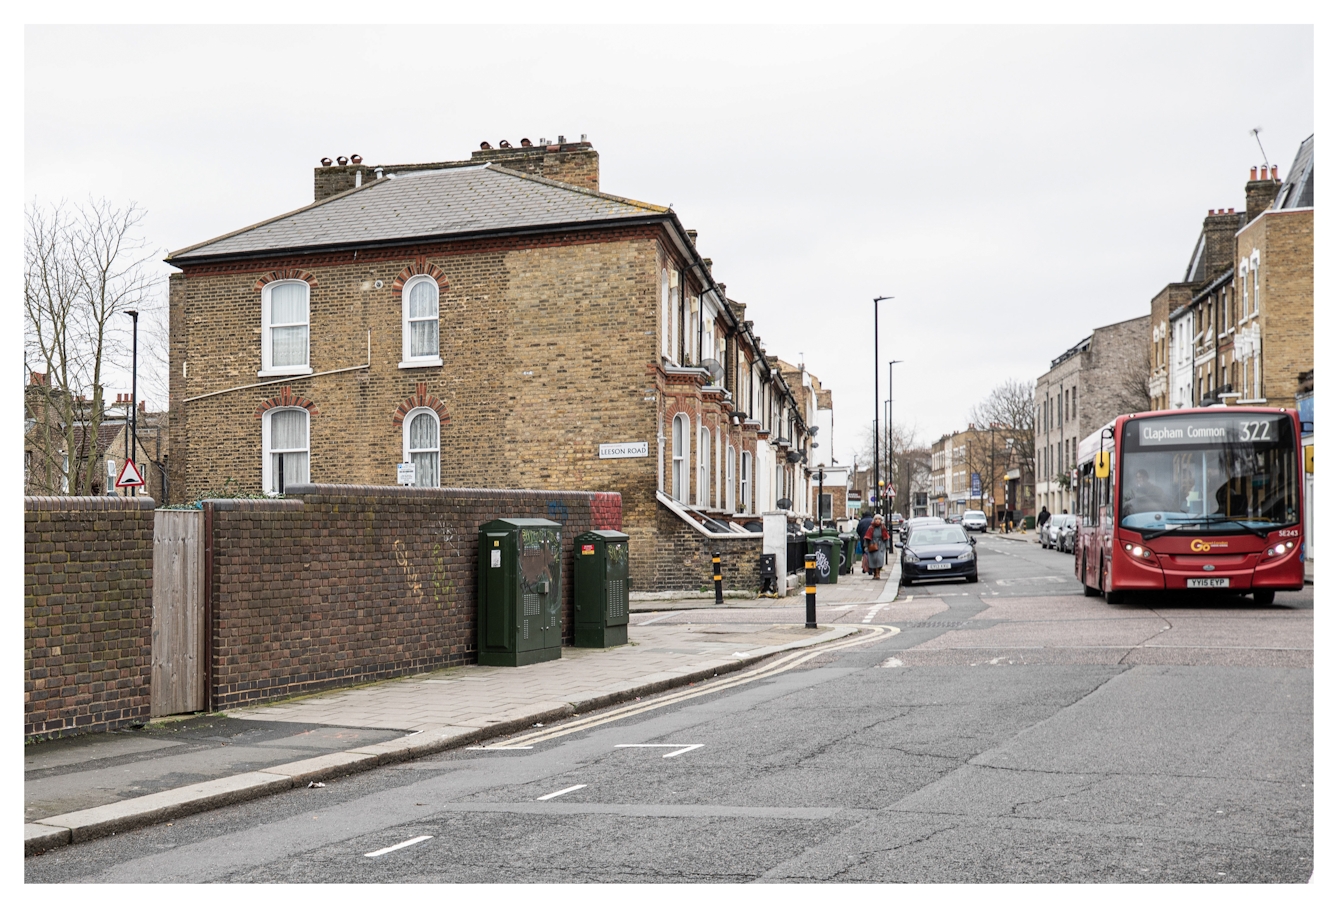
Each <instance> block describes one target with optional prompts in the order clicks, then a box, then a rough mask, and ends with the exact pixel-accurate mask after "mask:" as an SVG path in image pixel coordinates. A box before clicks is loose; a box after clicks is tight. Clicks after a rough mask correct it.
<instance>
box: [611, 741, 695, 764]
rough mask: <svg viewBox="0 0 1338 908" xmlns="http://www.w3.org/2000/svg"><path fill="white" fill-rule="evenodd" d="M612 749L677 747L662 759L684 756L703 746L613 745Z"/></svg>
mask: <svg viewBox="0 0 1338 908" xmlns="http://www.w3.org/2000/svg"><path fill="white" fill-rule="evenodd" d="M613 746H614V747H677V748H678V750H675V751H674V752H672V753H667V754H665V755H664V758H665V759H666V760H667V759H669V758H670V757H676V756H678V755H679V754H685V753H687V752H688V751H690V750H696V749H697V748H698V747H705V746H706V745H705V744H615V745H613Z"/></svg>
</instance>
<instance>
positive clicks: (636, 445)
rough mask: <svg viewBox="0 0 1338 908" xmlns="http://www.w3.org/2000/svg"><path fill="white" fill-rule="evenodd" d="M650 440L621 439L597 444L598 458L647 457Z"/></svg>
mask: <svg viewBox="0 0 1338 908" xmlns="http://www.w3.org/2000/svg"><path fill="white" fill-rule="evenodd" d="M649 456H650V442H648V441H623V442H618V443H617V444H603V445H600V446H599V459H600V460H609V459H611V458H616V457H649Z"/></svg>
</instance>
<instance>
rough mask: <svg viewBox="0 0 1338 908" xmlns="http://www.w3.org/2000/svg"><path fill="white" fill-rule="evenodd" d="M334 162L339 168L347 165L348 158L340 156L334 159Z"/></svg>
mask: <svg viewBox="0 0 1338 908" xmlns="http://www.w3.org/2000/svg"><path fill="white" fill-rule="evenodd" d="M335 160H336V161H338V162H339V166H340V167H343V166H344V165H345V164H347V163H348V158H346V157H344V156H343V155H342V154H341V155H340V156H339V157H337V158H335Z"/></svg>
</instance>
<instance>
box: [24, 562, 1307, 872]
mask: <svg viewBox="0 0 1338 908" xmlns="http://www.w3.org/2000/svg"><path fill="white" fill-rule="evenodd" d="M979 551H980V555H981V567H980V576H981V582H980V583H978V584H964V583H958V582H948V583H942V584H932V585H917V586H914V587H912V588H910V589H905V590H903V597H902V598H901V599H899V600H898V601H897V602H895V603H890V604H887V605H885V606H883V607H881V608H879V607H878V606H877V605H875V604H873V603H868V604H856V605H845V606H840V607H824V608H823V609H820V612H819V618H820V620H822V621H836V620H842V621H849V622H853V623H861V622H862V621H863V619H864V618H865V617H869V618H870V620H869V623H868V626H869V627H870V628H871V629H873V628H879V627H889V626H891V627H896V628H898V629H899V633H896V634H892V633H890V632H887V631H883V632H881V633H876V634H875V633H873V632H871V633H870V634H869V636H870V637H874V639H871V640H868V641H865V642H861V643H859V644H857V645H849V644H848V642H847V641H842V642H841V643H840V644H838V646H842V647H843V648H833V649H832V650H830V651H829V652H825V653H822V654H820V655H818V656H817V657H815V658H810V659H809V660H808V661H806V662H804V663H802V664H800V665H798V666H797V667H792V668H789V669H788V670H782V671H777V672H776V673H774V674H771V675H769V676H764V677H760V678H758V679H756V680H752V681H748V682H746V683H736V682H738V679H725V678H722V679H720V681H719V682H715V683H714V685H713V684H706V685H700V686H698V687H696V688H694V689H690V690H686V691H678V692H673V693H670V694H666V695H664V696H662V697H659V698H654V699H647V700H645V701H642V702H640V703H635V704H631V705H628V706H623V707H616V708H614V709H611V710H607V711H604V712H603V713H598V714H594V715H591V716H582V717H580V718H579V719H573V720H571V721H569V722H567V723H564V724H562V725H558V726H553V727H551V728H545V729H534V730H532V731H531V732H530V733H529V734H527V735H521V736H515V737H513V738H511V739H509V741H499V742H496V743H497V744H509V746H512V747H528V748H530V749H512V750H503V749H487V750H465V751H455V752H451V753H448V754H443V755H441V756H439V757H436V758H432V759H427V760H421V761H417V762H413V763H407V764H401V765H398V766H391V767H383V768H381V769H378V770H376V771H373V772H369V773H365V774H362V775H358V776H352V777H349V778H345V779H339V780H335V781H332V782H330V783H329V784H328V785H327V786H326V787H325V788H321V789H302V790H297V791H291V792H287V793H284V794H281V795H278V796H276V797H271V798H267V799H262V800H259V801H254V802H250V803H246V804H240V805H236V806H233V807H229V808H224V809H220V810H216V811H211V812H209V813H205V814H201V815H198V816H195V817H189V818H185V819H181V820H177V821H176V822H174V823H171V824H162V825H159V826H156V827H151V828H147V829H143V830H139V831H136V832H131V833H126V834H122V835H118V836H115V837H112V838H108V839H103V840H99V841H94V842H90V843H86V844H82V845H75V846H71V847H68V848H62V849H57V850H55V851H52V852H49V853H47V854H45V855H41V856H38V857H34V858H30V859H28V860H27V861H26V862H25V878H26V880H27V881H28V882H63V881H89V882H202V881H215V882H279V881H283V882H322V883H331V882H469V883H479V882H642V883H648V882H718V883H719V882H726V883H727V882H740V883H741V882H753V881H758V882H796V883H797V882H942V883H951V882H1134V881H1137V882H1236V883H1239V882H1304V881H1306V880H1308V879H1309V878H1310V876H1311V873H1312V870H1313V824H1314V792H1313V781H1314V766H1313V715H1314V707H1313V693H1314V689H1313V671H1312V666H1313V620H1312V619H1313V610H1312V605H1313V595H1312V592H1311V590H1310V589H1309V588H1307V590H1305V591H1304V592H1301V593H1293V594H1281V595H1279V596H1278V599H1277V602H1276V603H1275V604H1274V605H1273V606H1271V607H1269V608H1256V607H1255V606H1254V605H1253V603H1252V602H1251V601H1250V600H1247V599H1239V598H1233V597H1222V596H1200V597H1193V598H1179V599H1175V600H1168V599H1164V598H1163V599H1155V598H1154V599H1146V600H1141V601H1135V602H1133V603H1131V604H1128V605H1121V606H1108V605H1106V604H1105V603H1104V601H1102V600H1099V599H1086V598H1084V597H1083V596H1082V592H1081V588H1080V587H1079V585H1078V584H1077V583H1076V582H1075V581H1074V580H1073V578H1072V556H1066V555H1063V554H1061V553H1058V552H1049V551H1042V550H1041V548H1040V547H1039V546H1038V545H1035V544H1033V543H1025V542H1018V541H1010V540H1003V539H996V538H985V539H982V541H981V542H980V545H979ZM850 580H851V581H852V582H855V583H858V582H860V578H850ZM871 588H872V585H871ZM820 598H821V596H820ZM871 598H872V597H871ZM749 613H750V610H749V609H738V608H734V609H727V610H721V611H719V612H710V613H709V614H707V613H703V611H701V610H696V611H693V612H692V613H690V614H681V615H669V616H667V617H665V616H654V615H638V616H636V618H635V620H637V621H641V620H662V621H693V622H701V621H703V620H708V619H709V620H711V621H719V622H729V621H748V620H752V621H757V620H759V619H758V618H757V617H756V615H753V616H751V617H750V614H749ZM775 614H776V613H775V610H774V609H773V610H771V611H769V612H768V613H767V619H766V620H774V617H775ZM727 680H728V681H730V683H729V684H728V685H726V684H725V682H726V681H727Z"/></svg>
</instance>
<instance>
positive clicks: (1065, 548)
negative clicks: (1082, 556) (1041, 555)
mask: <svg viewBox="0 0 1338 908" xmlns="http://www.w3.org/2000/svg"><path fill="white" fill-rule="evenodd" d="M1077 533H1078V518H1077V517H1076V516H1075V515H1073V514H1055V515H1053V516H1052V517H1051V518H1050V522H1049V523H1047V524H1046V525H1045V527H1044V528H1043V529H1042V531H1041V545H1042V546H1043V547H1045V548H1047V549H1059V551H1061V552H1072V551H1073V537H1074V536H1076V535H1077Z"/></svg>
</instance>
